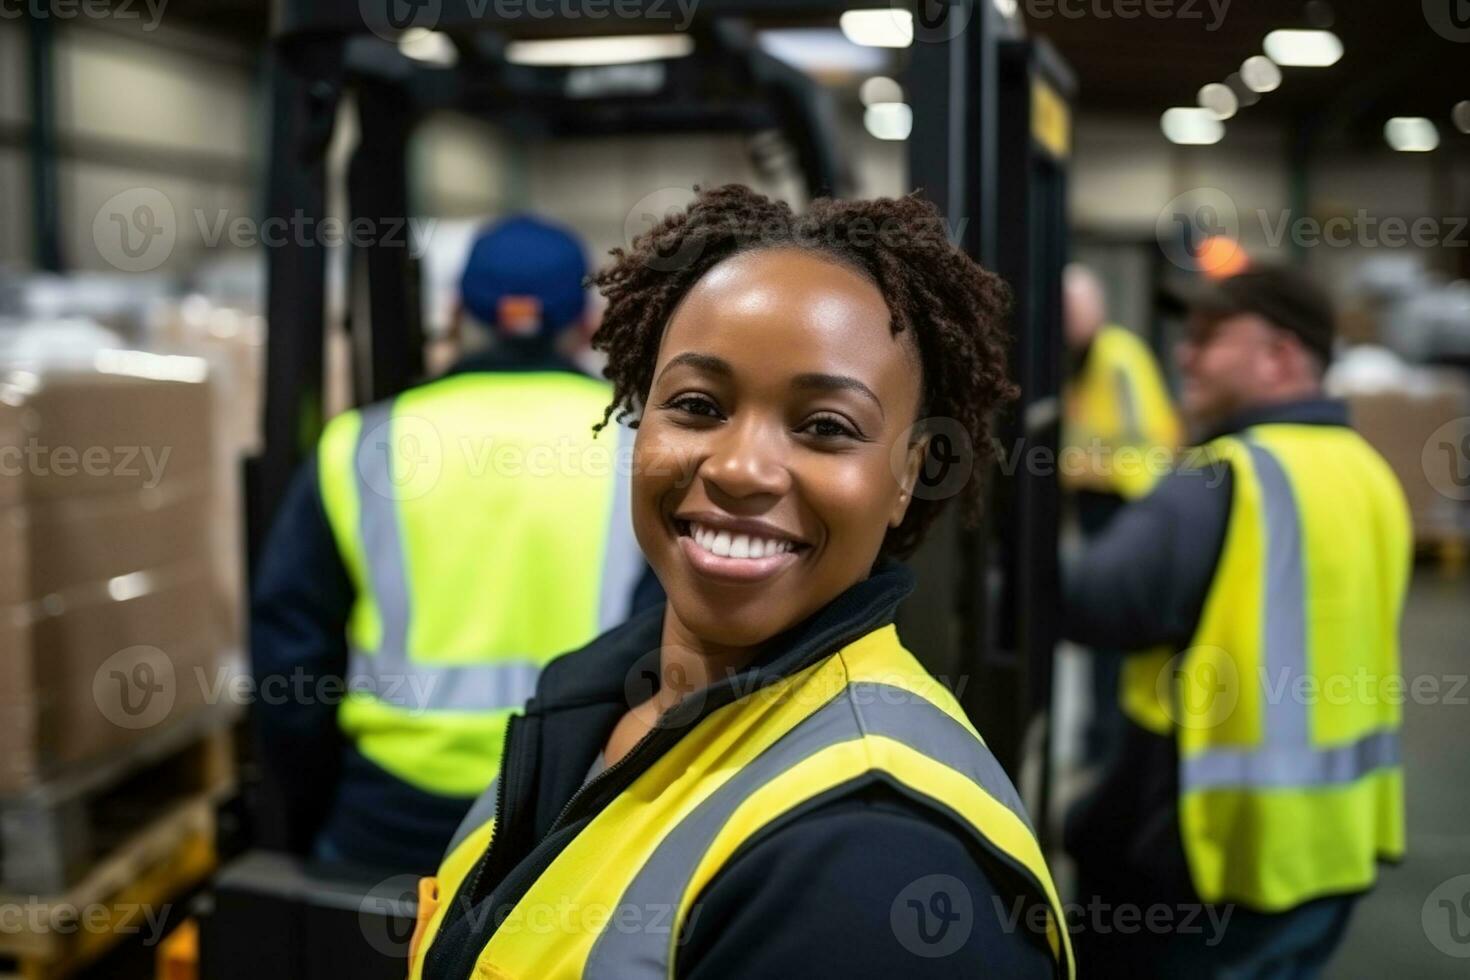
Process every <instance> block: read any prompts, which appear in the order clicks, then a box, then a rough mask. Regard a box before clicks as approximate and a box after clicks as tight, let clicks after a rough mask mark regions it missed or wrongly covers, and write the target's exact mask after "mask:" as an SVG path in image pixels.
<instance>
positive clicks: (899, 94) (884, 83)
mask: <svg viewBox="0 0 1470 980" xmlns="http://www.w3.org/2000/svg"><path fill="white" fill-rule="evenodd" d="M858 98H859V99H862V101H863V105H873V104H874V103H877V102H902V101H903V86H902V85H899V84H898V83H897V82H895V81H894V80H893V79H891V78H888V77H886V76H884V75H874V76H873V77H872V78H870V79H868V80H867V81H866V82H863V84H862V87H861V88H859V89H858Z"/></svg>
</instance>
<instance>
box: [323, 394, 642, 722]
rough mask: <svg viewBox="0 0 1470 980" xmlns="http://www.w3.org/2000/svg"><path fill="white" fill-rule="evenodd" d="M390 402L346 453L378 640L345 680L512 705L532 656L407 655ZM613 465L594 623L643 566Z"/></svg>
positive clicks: (354, 659)
mask: <svg viewBox="0 0 1470 980" xmlns="http://www.w3.org/2000/svg"><path fill="white" fill-rule="evenodd" d="M393 405H394V403H393V402H391V401H390V402H380V403H378V404H375V405H370V406H368V407H367V408H364V409H363V410H362V427H361V429H360V431H359V433H358V441H357V450H356V456H355V458H354V460H353V463H354V469H355V471H356V473H355V477H356V482H357V499H358V531H359V534H360V535H361V538H362V546H363V555H364V561H365V564H366V565H367V578H368V586H369V588H371V589H372V593H373V598H374V599H375V600H376V602H377V605H378V614H379V617H380V620H381V626H382V640H381V643H380V645H379V647H378V649H377V650H376V651H373V652H368V651H364V650H353V651H352V654H351V659H350V662H349V665H348V667H349V673H348V683H349V688H350V689H351V690H357V691H366V692H370V693H373V694H375V695H376V696H377V698H378V699H379V700H380V701H383V702H385V703H387V704H391V705H393V706H395V707H400V708H405V709H407V710H412V711H491V710H498V709H505V708H519V707H520V706H521V705H523V704H525V702H526V701H527V700H528V699H529V698H530V697H531V695H533V694H534V693H535V692H536V680H537V677H538V676H539V675H540V672H541V665H540V664H539V663H537V662H536V661H534V660H531V659H523V660H501V661H497V662H496V663H492V664H467V665H457V666H440V665H435V664H426V663H422V662H419V661H413V660H411V659H410V657H409V655H408V629H409V622H410V617H411V615H412V609H411V604H410V601H409V584H408V574H407V566H406V562H405V560H404V548H403V532H402V529H401V527H400V526H399V523H398V504H397V499H396V496H395V493H394V490H395V487H396V483H395V482H394V473H393V467H394V463H395V458H394V452H393V442H392V432H391V425H392V419H393ZM629 431H630V430H628V429H627V428H626V427H625V426H617V427H616V432H617V436H618V440H619V444H620V445H621V444H622V443H623V441H624V440H625V439H627V438H628V435H627V433H629ZM614 458H615V460H616V459H617V456H616V454H615V456H614ZM614 473H615V476H614V479H615V480H616V485H615V491H614V498H613V503H612V512H611V514H610V515H609V526H608V535H607V547H606V554H605V556H604V559H603V567H602V576H601V580H600V586H599V589H600V592H599V596H598V629H599V631H601V630H605V629H608V628H610V627H611V626H615V625H617V624H618V623H621V622H622V621H623V620H624V619H625V618H627V615H628V611H629V607H630V605H631V602H632V596H633V588H634V586H635V585H636V584H637V582H638V577H639V576H640V575H641V574H642V571H643V567H644V564H643V555H642V553H641V552H640V551H639V550H638V542H637V540H636V539H635V538H634V537H633V522H632V514H631V511H630V502H629V491H628V484H629V479H628V476H627V474H626V473H623V472H622V471H621V470H620V469H619V468H618V467H617V466H616V465H615V466H614Z"/></svg>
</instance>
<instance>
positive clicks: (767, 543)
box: [689, 522, 793, 558]
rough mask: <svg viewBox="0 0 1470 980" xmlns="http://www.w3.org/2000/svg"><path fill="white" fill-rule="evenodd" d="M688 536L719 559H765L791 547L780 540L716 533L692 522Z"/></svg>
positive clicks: (724, 532)
mask: <svg viewBox="0 0 1470 980" xmlns="http://www.w3.org/2000/svg"><path fill="white" fill-rule="evenodd" d="M689 536H690V537H691V538H693V539H694V543H695V544H697V545H699V547H701V548H703V549H704V550H705V551H708V552H709V553H710V554H713V555H718V556H720V557H721V558H766V557H769V556H771V555H776V554H780V553H782V552H785V551H790V550H792V548H793V545H792V543H791V542H790V541H786V540H784V539H781V538H758V537H755V536H753V535H749V534H734V535H732V534H731V533H730V532H728V531H716V530H715V529H714V528H710V527H705V526H704V525H702V524H695V523H693V522H691V523H690V525H689Z"/></svg>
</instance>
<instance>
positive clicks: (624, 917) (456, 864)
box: [410, 626, 1073, 980]
mask: <svg viewBox="0 0 1470 980" xmlns="http://www.w3.org/2000/svg"><path fill="white" fill-rule="evenodd" d="M873 781H882V782H886V783H889V784H891V785H893V786H895V787H897V788H899V789H900V790H901V791H903V792H904V794H905V795H906V796H908V797H910V798H911V799H914V800H917V801H919V802H921V803H925V804H928V805H932V806H933V807H935V809H936V810H937V811H939V812H942V813H944V814H946V815H947V816H948V817H950V818H952V819H954V820H955V821H956V823H957V824H958V825H959V826H962V827H963V828H964V830H965V831H966V832H968V835H969V836H970V838H971V839H972V840H973V842H974V843H975V844H976V845H977V846H979V847H981V848H983V849H984V850H985V851H988V852H989V853H991V854H994V855H996V856H997V858H998V860H999V861H1000V862H1002V863H1004V865H1005V866H1007V867H1009V868H1013V869H1015V871H1016V872H1017V873H1018V874H1019V875H1020V876H1021V878H1022V879H1023V880H1024V881H1025V882H1026V883H1027V885H1028V891H1029V892H1030V893H1031V897H1032V900H1033V901H1034V903H1035V904H1034V905H1032V906H1031V908H1033V909H1038V908H1039V909H1042V910H1044V911H1045V916H1046V921H1047V930H1046V940H1047V942H1048V943H1049V945H1050V948H1051V951H1052V954H1053V956H1054V957H1055V959H1056V963H1057V973H1058V975H1059V976H1068V977H1070V976H1072V975H1073V964H1072V954H1071V946H1070V941H1069V939H1068V936H1067V931H1066V926H1065V919H1064V916H1063V911H1062V909H1061V906H1060V904H1059V902H1058V899H1057V894H1056V889H1055V887H1054V885H1053V884H1052V880H1051V875H1050V873H1049V872H1048V870H1047V866H1046V861H1045V859H1044V858H1043V856H1042V853H1041V848H1040V847H1039V845H1038V844H1037V841H1036V837H1035V835H1034V833H1033V832H1032V829H1031V825H1030V823H1029V821H1028V819H1027V816H1026V812H1025V809H1024V808H1023V806H1022V804H1021V802H1020V800H1019V798H1018V796H1017V794H1016V791H1015V789H1014V787H1013V786H1012V785H1011V783H1010V781H1009V780H1008V779H1007V778H1006V776H1005V773H1004V772H1003V771H1002V770H1001V768H1000V765H999V763H997V762H996V760H995V758H994V756H992V755H991V754H990V751H989V750H988V749H987V748H985V744H984V742H982V741H981V739H980V736H979V735H978V734H977V733H976V731H975V729H974V727H973V726H972V725H971V724H970V722H969V720H968V719H967V718H966V716H965V714H964V712H963V711H962V710H961V709H960V706H959V704H958V702H956V701H955V699H954V697H953V696H952V695H951V694H950V693H949V691H948V690H946V689H945V688H944V687H943V685H941V684H940V683H939V682H938V681H936V680H935V679H934V678H933V677H931V676H930V675H929V674H928V673H927V672H926V671H925V670H924V669H923V667H921V666H920V665H919V663H918V661H916V660H915V659H914V658H913V656H912V655H911V654H910V653H909V652H908V651H907V650H905V649H904V648H903V647H902V645H901V644H900V643H899V640H898V634H897V632H896V631H895V630H894V628H893V627H892V626H887V627H884V628H882V629H878V630H874V631H873V632H871V633H869V634H867V635H866V636H864V637H862V638H861V639H859V640H857V641H855V642H853V643H851V644H849V645H848V646H846V647H844V648H843V649H841V650H839V651H838V652H837V653H835V654H834V655H832V656H830V657H827V658H826V659H824V660H823V661H821V662H820V663H818V664H814V665H813V666H811V667H809V668H807V669H806V670H804V671H802V672H800V673H798V674H795V675H793V676H791V677H789V678H785V679H784V680H782V681H779V682H777V683H775V684H773V685H771V686H769V687H766V688H762V689H760V690H757V691H754V692H751V693H749V694H747V695H745V696H744V697H742V698H740V699H739V700H736V701H734V702H732V703H731V704H728V705H725V706H724V707H721V708H719V709H718V710H715V711H713V712H711V713H710V714H709V715H708V716H707V717H705V718H704V719H702V720H701V721H700V722H699V723H698V724H697V725H696V726H695V727H694V728H693V729H691V730H690V731H689V732H688V733H686V734H685V736H684V737H683V738H682V739H681V740H680V741H679V742H678V743H676V744H675V745H674V746H673V748H671V749H670V750H669V751H668V753H667V754H666V755H665V756H663V757H662V758H661V759H659V760H658V761H657V762H655V763H654V764H653V766H652V767H650V768H649V769H648V770H647V771H646V772H644V773H643V774H642V775H641V776H639V777H638V778H637V779H636V780H635V781H634V782H633V783H632V785H630V786H629V787H628V788H627V789H626V790H625V791H624V792H623V793H621V794H620V795H619V796H617V797H616V798H615V799H614V800H613V801H612V802H611V803H609V804H608V805H607V807H606V808H605V809H604V810H603V811H602V812H601V813H599V814H598V815H597V816H596V817H594V818H593V819H592V821H591V822H590V823H589V824H588V825H587V826H586V827H585V828H584V829H583V830H582V832H581V833H580V834H579V835H578V836H577V837H576V838H575V839H573V840H572V841H571V842H570V843H569V844H567V846H566V847H565V849H564V850H563V851H562V852H561V853H560V854H559V855H557V857H556V858H555V859H554V860H553V861H552V862H551V864H550V865H549V866H548V867H547V868H546V870H545V871H544V872H543V873H542V874H541V876H540V877H539V878H538V879H537V880H536V881H535V882H534V883H533V884H532V885H531V887H530V889H529V890H528V891H527V892H526V893H525V895H524V896H523V897H522V898H521V900H520V901H519V902H518V903H517V904H516V906H515V908H514V909H513V910H511V912H510V913H509V915H508V917H506V918H505V919H504V921H503V922H502V924H501V925H499V927H498V928H497V929H496V931H495V933H494V935H493V936H492V937H491V938H490V941H489V943H488V944H487V945H486V946H485V948H484V949H483V950H482V951H481V952H480V955H479V959H478V961H477V971H478V972H477V973H476V976H480V975H482V974H483V975H484V976H486V977H497V978H515V980H569V978H574V977H588V978H596V980H602V978H610V980H613V978H615V980H664V978H668V977H672V976H674V967H675V958H676V956H677V953H678V949H677V943H678V937H679V936H680V935H681V933H682V932H683V931H684V929H685V927H686V924H687V922H688V916H689V912H690V909H691V907H692V906H693V904H694V902H695V901H696V900H697V899H698V897H699V896H700V894H701V892H702V891H703V890H704V889H705V887H706V886H707V885H708V884H709V883H710V881H711V880H712V879H713V878H714V877H715V875H717V874H719V872H720V869H721V868H722V867H724V866H725V864H726V862H728V861H729V860H730V857H731V855H733V854H735V853H736V852H737V851H739V850H740V848H741V845H742V844H744V843H745V842H747V841H750V840H751V839H752V838H754V837H755V836H756V835H757V834H759V833H760V832H761V831H762V829H764V828H767V827H770V826H771V825H772V824H773V823H775V822H777V821H780V820H782V819H783V817H786V816H789V815H791V814H792V813H793V812H794V811H796V810H798V809H799V808H801V807H803V806H804V805H806V804H809V803H810V802H811V801H813V800H815V799H817V798H818V797H823V796H824V794H830V793H832V792H833V791H838V792H840V791H841V789H842V788H846V789H850V790H854V791H855V790H856V789H858V788H859V787H861V786H863V785H867V784H869V783H871V782H873ZM493 825H494V821H493V820H491V821H489V822H487V823H486V824H484V825H483V826H481V827H480V828H478V829H477V830H475V831H474V832H473V833H471V834H470V835H469V836H468V837H466V838H465V839H464V840H463V841H462V842H461V843H460V844H459V845H458V846H457V847H455V848H454V849H453V850H452V851H451V852H450V854H449V855H448V857H446V859H445V861H444V864H443V865H442V867H441V868H440V870H439V874H438V877H437V879H424V884H423V886H422V887H421V888H420V903H419V928H418V931H417V933H416V935H415V937H414V943H413V951H412V954H411V969H410V977H411V980H421V978H422V977H423V975H424V974H423V961H424V958H425V955H426V952H427V950H428V949H429V948H430V947H431V946H432V944H433V942H434V939H435V936H436V935H437V934H438V931H439V928H440V925H441V924H442V922H443V921H444V917H445V915H446V913H447V912H448V910H449V909H450V908H451V907H452V906H453V905H454V904H455V900H456V893H457V892H458V890H459V888H460V886H461V884H462V883H463V882H464V880H465V877H466V875H467V874H468V873H469V872H470V870H471V869H472V868H473V867H474V866H475V864H476V863H477V862H478V861H479V859H480V857H481V855H482V854H483V853H484V851H485V849H486V847H487V845H488V843H489V841H490V839H491V836H492V834H493V829H494V826H493ZM891 898H893V896H888V897H885V898H883V901H885V902H887V901H889V900H890V899H891ZM660 910H662V913H663V914H661V915H660V916H659V918H658V923H657V928H655V927H654V925H653V923H652V921H651V919H650V917H651V916H654V915H655V914H657V913H658V912H659V911H660ZM670 911H672V913H673V914H672V916H670V915H669V914H668V913H669V912H670ZM973 911H974V914H975V915H991V914H996V910H994V909H989V908H986V909H982V908H980V907H979V905H978V904H977V905H976V906H975V907H974V910H973ZM475 914H478V913H475ZM1028 918H1034V917H1032V916H1031V915H1030V913H1029V912H1028ZM630 923H631V924H632V926H631V927H630ZM788 925H789V927H790V928H793V929H800V928H801V923H799V922H792V923H789V924H788ZM1017 941H1018V942H1023V941H1026V940H1025V937H1023V936H1017Z"/></svg>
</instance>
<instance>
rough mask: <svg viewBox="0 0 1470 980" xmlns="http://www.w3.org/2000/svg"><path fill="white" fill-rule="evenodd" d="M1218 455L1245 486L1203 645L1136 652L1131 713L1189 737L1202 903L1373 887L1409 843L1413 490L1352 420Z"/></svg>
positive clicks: (1286, 902) (1259, 901)
mask: <svg viewBox="0 0 1470 980" xmlns="http://www.w3.org/2000/svg"><path fill="white" fill-rule="evenodd" d="M1205 452H1206V453H1207V454H1210V455H1212V456H1214V457H1216V458H1218V459H1220V460H1223V461H1225V462H1227V463H1228V464H1229V465H1230V466H1231V468H1232V471H1233V476H1234V481H1233V487H1234V492H1233V499H1232V503H1231V512H1230V523H1229V528H1228V530H1227V532H1226V537H1225V543H1224V546H1223V548H1222V551H1221V555H1220V560H1219V564H1218V566H1217V568H1216V571H1215V576H1214V579H1213V582H1212V584H1211V587H1210V592H1209V594H1208V596H1207V598H1206V600H1205V605H1204V609H1203V611H1202V613H1201V616H1200V622H1199V625H1198V627H1197V628H1196V631H1195V635H1194V637H1193V639H1192V641H1191V644H1190V646H1189V648H1188V649H1186V650H1185V651H1183V652H1181V653H1178V654H1175V655H1172V656H1171V655H1170V653H1169V652H1154V653H1150V654H1135V655H1133V656H1131V657H1130V658H1129V662H1128V663H1127V664H1126V665H1125V668H1124V679H1123V685H1122V689H1121V692H1120V693H1121V697H1122V704H1123V708H1124V711H1125V713H1127V714H1128V716H1129V717H1130V718H1132V719H1133V720H1134V721H1135V722H1137V723H1138V724H1140V725H1143V726H1144V727H1146V728H1148V729H1150V730H1152V731H1156V732H1165V733H1166V732H1170V731H1172V732H1173V733H1174V734H1175V737H1176V740H1177V744H1178V746H1179V765H1180V772H1179V783H1180V794H1181V797H1180V830H1181V836H1182V838H1183V844H1184V849H1185V853H1186V856H1187V858H1188V862H1189V867H1190V873H1191V876H1192V878H1193V881H1194V885H1195V888H1196V890H1197V891H1198V892H1199V894H1200V896H1201V897H1202V898H1204V899H1205V900H1207V901H1212V902H1217V901H1239V902H1243V903H1245V904H1247V905H1249V906H1252V907H1255V908H1258V909H1262V910H1266V911H1279V910H1283V909H1288V908H1292V907H1295V906H1297V905H1300V904H1301V903H1303V902H1306V901H1309V900H1311V899H1312V898H1316V897H1319V896H1323V895H1330V894H1339V893H1347V892H1356V891H1362V890H1364V889H1366V888H1367V887H1368V886H1370V885H1371V884H1372V882H1373V880H1374V878H1375V877H1376V867H1377V862H1378V861H1379V860H1380V859H1392V858H1396V857H1398V856H1400V855H1402V853H1403V849H1404V814H1403V777H1402V770H1401V768H1400V765H1399V742H1398V733H1399V723H1400V710H1399V704H1400V702H1401V698H1399V697H1397V696H1396V695H1395V691H1396V690H1400V691H1401V689H1402V676H1401V674H1400V672H1399V650H1398V643H1399V641H1398V626H1399V615H1400V612H1401V609H1402V604H1403V597H1404V593H1405V590H1406V588H1407V584H1408V575H1409V566H1410V559H1411V555H1412V541H1411V537H1410V532H1409V521H1408V512H1407V507H1406V505H1405V503H1404V499H1403V494H1402V491H1401V490H1400V488H1399V486H1398V483H1397V481H1396V479H1395V477H1394V476H1393V474H1392V472H1391V471H1390V470H1389V469H1388V466H1387V464H1386V463H1384V462H1383V460H1382V459H1381V458H1379V457H1378V455H1377V454H1376V453H1375V452H1374V451H1373V450H1372V449H1371V448H1369V446H1368V445H1367V444H1366V443H1365V442H1363V440H1362V439H1361V438H1360V437H1359V436H1358V435H1357V434H1356V433H1355V432H1353V431H1352V430H1350V429H1347V428H1345V427H1340V426H1311V425H1262V426H1257V427H1255V428H1252V429H1250V430H1248V432H1247V433H1246V434H1245V435H1244V437H1243V438H1238V439H1237V438H1227V439H1222V440H1217V441H1216V442H1214V443H1212V444H1210V445H1209V446H1208V447H1206V448H1205ZM1202 478H1203V477H1202Z"/></svg>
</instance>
